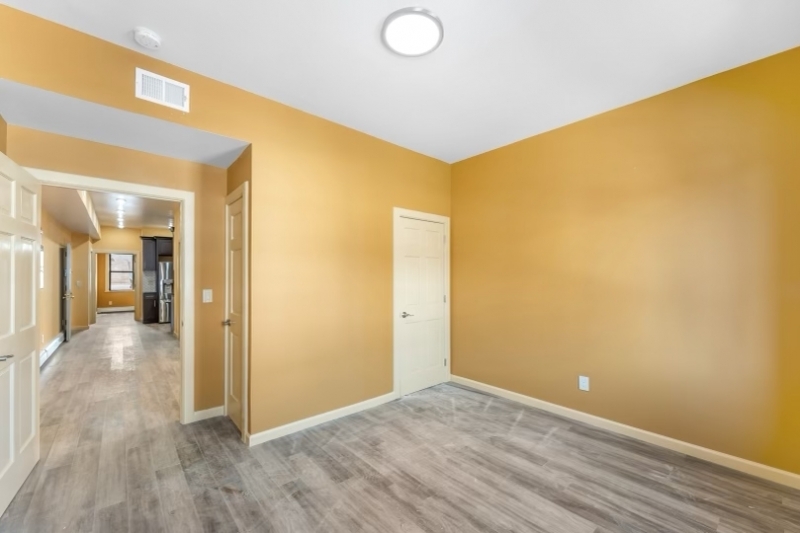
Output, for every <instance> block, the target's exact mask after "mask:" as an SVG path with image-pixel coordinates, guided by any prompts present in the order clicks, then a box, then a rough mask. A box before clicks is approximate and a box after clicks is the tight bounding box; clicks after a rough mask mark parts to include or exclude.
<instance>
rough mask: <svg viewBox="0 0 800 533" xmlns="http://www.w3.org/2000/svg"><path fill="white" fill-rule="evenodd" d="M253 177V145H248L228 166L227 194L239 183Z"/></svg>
mask: <svg viewBox="0 0 800 533" xmlns="http://www.w3.org/2000/svg"><path fill="white" fill-rule="evenodd" d="M252 177H253V147H252V146H248V147H247V148H245V149H244V152H242V154H241V155H240V156H239V157H238V158H237V159H236V161H234V162H233V163H232V164H231V166H229V167H228V194H230V193H232V192H233V191H235V190H236V188H237V187H239V185H241V184H242V183H244V182H249V181H250V179H251V178H252Z"/></svg>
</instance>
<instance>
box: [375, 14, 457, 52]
mask: <svg viewBox="0 0 800 533" xmlns="http://www.w3.org/2000/svg"><path fill="white" fill-rule="evenodd" d="M381 38H382V39H383V44H385V45H386V47H387V48H388V49H389V50H391V51H392V52H394V53H396V54H400V55H401V56H407V57H418V56H424V55H425V54H430V53H431V52H433V51H434V50H436V49H437V48H438V47H439V45H440V44H442V39H444V27H443V26H442V21H441V20H439V17H437V16H436V15H434V14H433V13H431V12H430V11H428V10H427V9H424V8H421V7H407V8H404V9H401V10H399V11H395V12H394V13H392V14H391V15H389V16H388V17H386V22H384V23H383V30H382V31H381Z"/></svg>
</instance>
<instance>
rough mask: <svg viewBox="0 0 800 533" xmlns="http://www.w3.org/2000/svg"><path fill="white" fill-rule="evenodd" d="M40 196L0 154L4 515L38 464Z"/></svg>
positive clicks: (0, 495) (0, 492)
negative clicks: (37, 292)
mask: <svg viewBox="0 0 800 533" xmlns="http://www.w3.org/2000/svg"><path fill="white" fill-rule="evenodd" d="M40 190H41V188H40V186H39V183H38V182H37V181H36V180H35V179H34V178H33V177H32V176H31V175H30V174H28V173H27V172H26V171H24V170H23V169H22V168H20V167H19V166H17V165H16V164H15V163H14V162H13V161H11V160H10V159H9V158H8V157H6V156H5V155H4V154H0V514H2V512H3V511H4V510H5V509H6V507H8V504H9V503H10V502H11V500H12V499H13V498H14V495H15V494H16V493H17V491H18V490H19V488H20V487H21V486H22V483H23V482H24V481H25V479H26V478H27V477H28V474H30V472H31V470H33V467H34V465H35V464H36V462H37V461H38V460H39V365H38V360H39V358H38V356H37V353H36V352H37V337H38V334H37V325H36V276H37V272H38V268H37V260H38V257H39V254H38V253H37V251H38V250H39V245H40V234H39V204H40Z"/></svg>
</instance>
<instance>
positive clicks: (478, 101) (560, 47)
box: [3, 0, 800, 162]
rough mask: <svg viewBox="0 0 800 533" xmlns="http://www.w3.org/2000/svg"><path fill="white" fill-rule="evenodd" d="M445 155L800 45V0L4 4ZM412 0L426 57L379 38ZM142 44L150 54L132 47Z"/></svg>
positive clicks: (452, 157)
mask: <svg viewBox="0 0 800 533" xmlns="http://www.w3.org/2000/svg"><path fill="white" fill-rule="evenodd" d="M3 1H4V3H7V4H9V5H11V6H14V7H17V8H19V9H22V10H25V11H29V12H31V13H34V14H36V15H39V16H41V17H44V18H47V19H50V20H54V21H56V22H59V23H61V24H64V25H67V26H70V27H73V28H75V29H78V30H80V31H83V32H86V33H89V34H91V35H95V36H97V37H100V38H102V39H105V40H107V41H111V42H114V43H117V44H120V45H123V46H126V47H129V48H133V49H138V48H137V47H136V45H135V44H134V43H133V40H132V29H133V28H134V27H135V26H137V25H143V26H147V27H149V28H152V29H154V30H155V31H157V32H159V33H160V34H161V36H162V38H163V47H162V49H161V50H160V51H158V52H156V53H154V54H153V55H155V56H157V57H159V58H160V59H163V60H164V61H167V62H169V63H174V64H177V65H180V66H182V67H185V68H188V69H190V70H193V71H196V72H199V73H202V74H205V75H207V76H210V77H212V78H215V79H218V80H222V81H224V82H227V83H230V84H233V85H236V86H238V87H241V88H244V89H246V90H249V91H251V92H254V93H257V94H260V95H263V96H266V97H269V98H272V99H275V100H278V101H280V102H284V103H286V104H288V105H291V106H293V107H297V108H300V109H303V110H305V111H308V112H310V113H313V114H315V115H319V116H322V117H325V118H328V119H330V120H333V121H335V122H339V123H342V124H345V125H347V126H350V127H352V128H355V129H357V130H361V131H364V132H366V133H369V134H372V135H374V136H376V137H380V138H382V139H386V140H388V141H391V142H394V143H396V144H399V145H401V146H405V147H407V148H410V149H412V150H416V151H418V152H421V153H424V154H428V155H431V156H433V157H436V158H439V159H442V160H444V161H447V162H453V161H457V160H460V159H463V158H466V157H468V156H472V155H475V154H478V153H481V152H484V151H487V150H489V149H492V148H495V147H498V146H502V145H505V144H508V143H511V142H513V141H516V140H519V139H522V138H525V137H528V136H531V135H534V134H537V133H541V132H543V131H547V130H550V129H553V128H557V127H559V126H563V125H565V124H568V123H570V122H574V121H577V120H580V119H583V118H586V117H589V116H591V115H595V114H598V113H601V112H603V111H607V110H609V109H613V108H616V107H619V106H622V105H625V104H628V103H631V102H634V101H637V100H641V99H643V98H646V97H649V96H652V95H655V94H658V93H661V92H664V91H666V90H669V89H672V88H674V87H678V86H680V85H684V84H686V83H688V82H691V81H694V80H697V79H700V78H703V77H706V76H709V75H711V74H714V73H717V72H721V71H723V70H727V69H730V68H733V67H736V66H739V65H742V64H745V63H748V62H751V61H754V60H756V59H760V58H763V57H766V56H768V55H771V54H775V53H777V52H780V51H783V50H787V49H789V48H793V47H795V46H798V45H800V30H799V29H798V28H800V1H797V0H647V1H643V0H602V1H598V0H594V1H590V0H501V1H495V2H488V1H486V0H458V1H452V0H449V1H448V0H423V1H422V2H421V3H420V2H418V1H416V0H415V1H413V2H412V1H410V0H382V1H375V0H347V1H331V0H304V1H297V0H239V1H236V2H219V1H212V0H171V1H169V2H164V1H163V0H138V1H136V2H109V1H107V0H3ZM409 5H422V6H424V7H427V8H429V9H431V10H432V11H434V12H435V13H436V14H438V15H439V17H440V18H441V19H442V21H443V23H444V29H445V30H444V31H445V37H444V42H443V43H442V46H441V47H440V48H439V49H438V50H437V51H436V52H435V53H433V54H432V55H430V56H426V57H422V58H403V57H398V56H395V55H392V54H391V53H390V52H388V51H387V50H386V49H384V48H383V46H382V44H381V41H380V37H379V31H380V27H381V24H382V22H383V20H384V18H385V17H386V16H387V15H388V14H389V13H391V12H393V11H394V10H396V9H399V8H401V7H406V6H409ZM138 50H140V51H141V49H138Z"/></svg>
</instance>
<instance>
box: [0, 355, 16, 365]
mask: <svg viewBox="0 0 800 533" xmlns="http://www.w3.org/2000/svg"><path fill="white" fill-rule="evenodd" d="M13 357H14V356H13V355H0V363H2V362H3V361H7V360H9V359H12V358H13Z"/></svg>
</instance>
